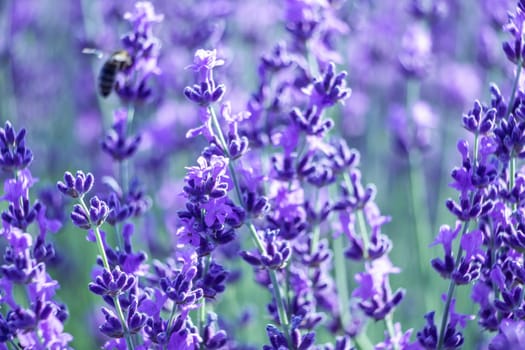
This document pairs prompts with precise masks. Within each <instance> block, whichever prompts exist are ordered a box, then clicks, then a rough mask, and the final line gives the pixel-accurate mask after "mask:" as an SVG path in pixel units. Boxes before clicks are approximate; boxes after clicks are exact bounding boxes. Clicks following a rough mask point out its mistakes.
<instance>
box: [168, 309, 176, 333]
mask: <svg viewBox="0 0 525 350" xmlns="http://www.w3.org/2000/svg"><path fill="white" fill-rule="evenodd" d="M176 312H177V304H175V303H173V307H172V308H171V312H170V317H169V318H168V327H167V328H166V330H167V332H168V335H171V327H172V325H173V320H174V319H175V313H176Z"/></svg>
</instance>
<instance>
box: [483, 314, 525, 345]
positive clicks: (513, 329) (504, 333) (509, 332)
mask: <svg viewBox="0 0 525 350" xmlns="http://www.w3.org/2000/svg"><path fill="white" fill-rule="evenodd" d="M524 347H525V322H524V321H514V320H507V319H506V320H503V321H502V322H501V325H500V327H499V333H498V335H496V336H495V337H494V338H492V340H491V341H490V344H489V350H518V349H523V348H524Z"/></svg>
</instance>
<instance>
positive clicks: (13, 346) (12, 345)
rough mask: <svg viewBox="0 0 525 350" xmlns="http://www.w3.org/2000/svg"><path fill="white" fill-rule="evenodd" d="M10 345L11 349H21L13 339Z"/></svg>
mask: <svg viewBox="0 0 525 350" xmlns="http://www.w3.org/2000/svg"><path fill="white" fill-rule="evenodd" d="M9 344H10V345H11V346H10V347H9V348H13V349H20V347H19V346H18V345H17V344H16V343H15V342H14V340H13V339H11V340H9Z"/></svg>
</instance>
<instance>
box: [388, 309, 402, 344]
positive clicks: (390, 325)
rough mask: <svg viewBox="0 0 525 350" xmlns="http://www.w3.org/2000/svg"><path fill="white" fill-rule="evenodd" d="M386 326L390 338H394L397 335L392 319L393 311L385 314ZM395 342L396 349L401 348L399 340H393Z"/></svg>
mask: <svg viewBox="0 0 525 350" xmlns="http://www.w3.org/2000/svg"><path fill="white" fill-rule="evenodd" d="M385 327H386V330H387V332H388V336H389V337H390V339H394V337H395V335H396V331H395V329H394V321H393V320H392V313H389V314H388V315H386V316H385ZM393 344H394V350H399V344H398V343H397V342H393Z"/></svg>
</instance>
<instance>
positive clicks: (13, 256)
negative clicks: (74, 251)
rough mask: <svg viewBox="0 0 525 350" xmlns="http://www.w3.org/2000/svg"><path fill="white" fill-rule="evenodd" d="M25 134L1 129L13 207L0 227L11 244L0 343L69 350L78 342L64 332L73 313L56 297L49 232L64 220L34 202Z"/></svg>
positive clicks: (1, 278)
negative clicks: (49, 215) (50, 269)
mask: <svg viewBox="0 0 525 350" xmlns="http://www.w3.org/2000/svg"><path fill="white" fill-rule="evenodd" d="M25 135H26V131H25V129H21V130H20V131H19V132H18V133H16V132H15V129H14V127H13V126H12V125H11V123H9V122H6V124H5V126H4V127H3V128H0V139H2V143H3V146H2V147H5V149H2V162H3V163H2V164H3V167H4V170H5V171H6V173H8V174H9V175H8V178H7V179H6V180H5V182H4V195H3V196H2V201H5V202H7V204H8V207H7V209H5V210H4V211H3V212H2V226H3V227H2V230H1V231H0V237H1V238H2V242H3V246H4V247H5V248H4V254H3V259H2V264H1V266H0V285H1V286H2V288H1V289H2V292H1V293H0V306H1V309H2V310H3V312H2V313H0V330H1V331H0V347H2V348H6V349H7V346H9V347H15V348H24V349H27V348H31V349H42V350H43V349H66V348H68V346H69V343H70V342H71V341H72V340H73V337H72V336H71V335H70V334H68V333H67V332H65V331H64V322H65V321H66V320H67V318H68V316H69V313H68V309H67V307H66V305H64V304H63V303H61V302H59V300H58V299H57V297H56V293H57V289H59V288H60V285H59V284H58V282H57V281H56V280H54V279H53V278H52V277H51V275H50V274H49V273H48V264H49V263H50V262H51V261H52V260H53V258H54V257H55V248H54V245H53V243H50V242H49V241H48V238H47V235H48V234H49V233H55V232H57V231H58V230H59V229H60V226H61V223H60V222H58V221H55V220H50V219H48V218H47V216H46V207H45V206H44V205H43V204H42V203H40V202H38V201H36V202H35V203H34V204H31V198H30V189H31V187H33V186H34V184H35V183H36V182H37V179H35V178H33V177H32V175H31V172H30V170H29V168H28V167H29V165H30V164H31V161H32V160H33V156H32V153H31V150H30V149H28V148H26V146H25ZM9 176H13V177H9ZM30 226H32V227H36V229H37V232H38V233H37V234H36V235H33V234H31V233H29V232H30V231H29V229H30ZM18 290H22V291H23V295H24V297H23V298H20V297H19V296H18V292H17V291H18Z"/></svg>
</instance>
